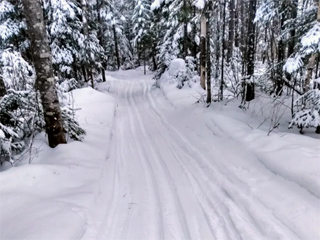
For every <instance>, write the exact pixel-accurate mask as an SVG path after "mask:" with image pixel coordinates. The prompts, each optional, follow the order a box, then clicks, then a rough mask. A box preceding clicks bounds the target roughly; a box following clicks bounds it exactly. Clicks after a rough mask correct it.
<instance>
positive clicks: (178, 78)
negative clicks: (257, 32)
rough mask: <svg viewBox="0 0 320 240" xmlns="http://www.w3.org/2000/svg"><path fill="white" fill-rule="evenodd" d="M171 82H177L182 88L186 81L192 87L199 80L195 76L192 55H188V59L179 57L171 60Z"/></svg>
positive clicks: (169, 73)
mask: <svg viewBox="0 0 320 240" xmlns="http://www.w3.org/2000/svg"><path fill="white" fill-rule="evenodd" d="M166 74H167V75H168V78H169V79H168V80H169V83H173V84H176V86H177V88H179V89H181V88H182V87H183V86H184V85H185V83H186V82H188V85H189V86H190V87H191V86H192V83H193V82H194V81H197V78H195V76H196V75H197V73H196V72H195V63H194V59H193V58H192V57H187V59H186V61H184V60H183V59H180V58H177V59H174V60H172V61H171V63H170V65H169V68H168V70H167V71H166Z"/></svg>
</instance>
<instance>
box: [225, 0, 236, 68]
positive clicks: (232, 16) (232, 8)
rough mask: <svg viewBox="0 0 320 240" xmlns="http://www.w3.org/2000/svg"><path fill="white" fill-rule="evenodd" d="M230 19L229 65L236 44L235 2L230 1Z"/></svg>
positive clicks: (233, 0)
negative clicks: (234, 43)
mask: <svg viewBox="0 0 320 240" xmlns="http://www.w3.org/2000/svg"><path fill="white" fill-rule="evenodd" d="M229 11H230V19H229V39H228V53H227V62H228V63H229V62H230V60H231V58H232V55H233V42H234V36H235V31H234V29H235V16H236V10H235V0H230V8H229Z"/></svg>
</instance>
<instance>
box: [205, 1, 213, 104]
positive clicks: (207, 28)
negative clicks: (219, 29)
mask: <svg viewBox="0 0 320 240" xmlns="http://www.w3.org/2000/svg"><path fill="white" fill-rule="evenodd" d="M211 11H212V0H209V1H208V9H207V13H206V14H207V27H206V30H207V34H206V40H207V104H208V105H209V104H211V101H212V99H211V49H210V40H211V25H210V17H211Z"/></svg>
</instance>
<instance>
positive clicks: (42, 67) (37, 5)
mask: <svg viewBox="0 0 320 240" xmlns="http://www.w3.org/2000/svg"><path fill="white" fill-rule="evenodd" d="M22 4H23V7H24V14H25V18H26V21H27V26H28V33H29V38H30V40H31V54H32V60H33V64H34V67H35V70H36V73H37V78H36V88H37V90H39V92H40V98H41V103H42V107H43V114H44V120H45V123H46V126H45V129H46V133H47V134H48V142H49V146H50V147H52V148H53V147H56V146H57V145H58V144H61V143H66V138H65V134H64V130H63V124H62V117H61V110H60V105H59V99H58V95H57V92H56V89H55V80H54V76H53V67H52V57H51V52H50V47H49V39H48V37H47V35H46V28H45V24H44V19H43V11H42V6H41V2H40V1H39V0H22Z"/></svg>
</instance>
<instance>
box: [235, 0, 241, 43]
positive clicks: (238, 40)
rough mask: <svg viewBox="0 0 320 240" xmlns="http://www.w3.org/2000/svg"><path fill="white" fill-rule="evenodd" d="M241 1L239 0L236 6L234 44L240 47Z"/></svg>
mask: <svg viewBox="0 0 320 240" xmlns="http://www.w3.org/2000/svg"><path fill="white" fill-rule="evenodd" d="M239 5H240V4H239V1H237V5H236V8H235V11H234V12H235V14H234V46H235V47H239V43H240V39H239V38H240V34H239Z"/></svg>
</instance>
